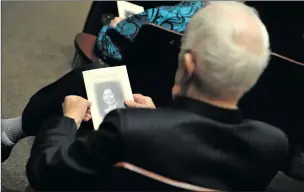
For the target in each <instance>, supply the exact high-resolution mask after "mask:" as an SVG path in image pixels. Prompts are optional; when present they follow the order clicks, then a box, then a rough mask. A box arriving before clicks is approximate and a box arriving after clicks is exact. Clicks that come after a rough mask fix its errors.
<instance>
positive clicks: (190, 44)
mask: <svg viewBox="0 0 304 192" xmlns="http://www.w3.org/2000/svg"><path fill="white" fill-rule="evenodd" d="M269 55H270V50H269V37H268V33H267V30H266V28H265V26H264V24H263V23H262V22H261V20H260V19H259V17H258V14H257V12H256V11H255V10H254V9H252V8H250V7H248V6H246V5H244V4H243V3H238V2H234V1H219V2H211V3H210V4H208V5H207V6H206V7H205V8H203V9H201V10H199V11H198V12H197V13H196V14H195V15H194V16H193V17H192V18H191V21H190V23H189V24H188V26H187V29H186V31H185V34H184V37H183V39H182V45H181V52H180V55H179V67H178V70H177V73H176V78H175V86H174V89H173V94H179V95H183V96H189V97H193V96H194V95H193V94H196V97H202V98H205V99H209V100H226V101H235V102H237V101H238V100H239V99H240V98H241V97H242V96H243V95H244V94H245V93H246V92H247V91H249V90H250V89H251V88H252V87H253V86H254V84H255V83H256V82H257V80H258V78H259V76H260V75H261V74H262V72H263V71H264V69H265V68H266V66H267V64H268V60H269Z"/></svg>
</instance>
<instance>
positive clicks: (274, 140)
mask: <svg viewBox="0 0 304 192" xmlns="http://www.w3.org/2000/svg"><path fill="white" fill-rule="evenodd" d="M246 123H248V124H249V125H251V126H253V127H254V128H255V130H256V133H257V135H256V137H257V138H258V137H259V136H260V139H262V140H263V141H262V142H263V143H265V144H267V146H269V147H274V146H277V147H278V148H277V149H279V148H281V149H282V150H288V138H287V136H286V134H285V133H284V132H283V131H282V130H280V129H279V128H277V127H275V126H273V125H270V124H267V123H264V122H261V121H256V120H248V121H246Z"/></svg>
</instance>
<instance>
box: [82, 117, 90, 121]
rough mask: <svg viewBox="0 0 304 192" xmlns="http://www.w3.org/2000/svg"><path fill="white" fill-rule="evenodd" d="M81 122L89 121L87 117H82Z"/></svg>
mask: <svg viewBox="0 0 304 192" xmlns="http://www.w3.org/2000/svg"><path fill="white" fill-rule="evenodd" d="M82 121H84V122H88V121H90V118H88V117H84V118H83V120H82Z"/></svg>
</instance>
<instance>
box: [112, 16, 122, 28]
mask: <svg viewBox="0 0 304 192" xmlns="http://www.w3.org/2000/svg"><path fill="white" fill-rule="evenodd" d="M122 20H124V18H122V17H115V18H114V19H112V20H111V22H110V24H109V25H110V26H111V27H116V25H117V24H118V23H119V22H121V21H122Z"/></svg>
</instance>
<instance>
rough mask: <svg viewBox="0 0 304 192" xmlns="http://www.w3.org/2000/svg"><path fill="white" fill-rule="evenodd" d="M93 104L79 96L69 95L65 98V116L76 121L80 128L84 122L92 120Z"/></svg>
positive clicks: (63, 105) (63, 106)
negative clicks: (91, 108)
mask: <svg viewBox="0 0 304 192" xmlns="http://www.w3.org/2000/svg"><path fill="white" fill-rule="evenodd" d="M90 107H91V103H90V102H89V101H88V100H86V99H84V98H82V97H79V96H76V95H69V96H67V97H65V99H64V102H63V104H62V108H63V115H64V116H66V117H70V118H72V119H74V120H75V122H76V124H77V127H78V128H79V127H80V124H81V122H82V121H89V120H90V119H91V117H92V116H91V110H90Z"/></svg>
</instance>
